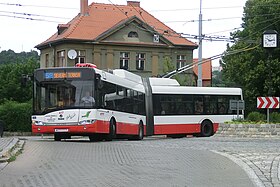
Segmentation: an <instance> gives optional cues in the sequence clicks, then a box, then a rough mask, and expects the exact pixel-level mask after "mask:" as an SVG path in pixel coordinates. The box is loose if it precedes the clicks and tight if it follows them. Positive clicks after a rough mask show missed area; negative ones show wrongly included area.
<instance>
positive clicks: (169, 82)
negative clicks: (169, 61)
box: [149, 77, 180, 86]
mask: <svg viewBox="0 0 280 187" xmlns="http://www.w3.org/2000/svg"><path fill="white" fill-rule="evenodd" d="M149 79H150V84H151V86H180V84H179V83H178V81H177V80H175V79H169V78H155V77H152V78H149Z"/></svg>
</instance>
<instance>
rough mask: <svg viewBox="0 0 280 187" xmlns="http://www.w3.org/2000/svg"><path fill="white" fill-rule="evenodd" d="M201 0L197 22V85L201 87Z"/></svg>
mask: <svg viewBox="0 0 280 187" xmlns="http://www.w3.org/2000/svg"><path fill="white" fill-rule="evenodd" d="M201 6H202V0H200V9H199V23H198V44H199V46H198V77H197V86H198V87H202V65H201V62H202V13H201Z"/></svg>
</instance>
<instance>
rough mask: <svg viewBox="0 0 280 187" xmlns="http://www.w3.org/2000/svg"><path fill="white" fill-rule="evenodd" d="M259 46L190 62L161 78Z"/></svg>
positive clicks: (170, 76)
mask: <svg viewBox="0 0 280 187" xmlns="http://www.w3.org/2000/svg"><path fill="white" fill-rule="evenodd" d="M259 46H260V44H259V45H256V46H254V47H251V48H249V47H250V45H248V46H246V47H245V48H242V49H237V50H234V51H229V52H224V53H221V54H218V55H214V56H212V57H210V58H207V59H205V60H204V59H203V60H202V61H197V62H192V63H190V64H188V65H186V66H184V67H181V68H178V69H176V70H173V71H171V72H168V73H166V74H165V75H163V76H161V77H162V78H172V77H173V76H175V75H177V74H179V73H182V72H184V71H187V70H189V69H192V68H193V67H194V66H198V65H202V64H204V63H206V62H208V61H209V60H215V59H219V58H221V57H223V56H228V55H234V54H238V53H241V52H245V51H250V50H253V49H256V48H257V47H259Z"/></svg>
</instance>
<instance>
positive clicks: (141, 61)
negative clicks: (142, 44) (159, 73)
mask: <svg viewBox="0 0 280 187" xmlns="http://www.w3.org/2000/svg"><path fill="white" fill-rule="evenodd" d="M145 60H146V54H145V53H137V54H136V69H137V70H144V65H145Z"/></svg>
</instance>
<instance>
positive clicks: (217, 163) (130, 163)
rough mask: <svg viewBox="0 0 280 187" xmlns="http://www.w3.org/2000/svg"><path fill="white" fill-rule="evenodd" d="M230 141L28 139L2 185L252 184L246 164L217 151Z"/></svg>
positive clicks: (0, 173)
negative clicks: (236, 161) (241, 164)
mask: <svg viewBox="0 0 280 187" xmlns="http://www.w3.org/2000/svg"><path fill="white" fill-rule="evenodd" d="M230 142H231V141H221V139H219V138H218V139H217V138H215V137H212V138H183V139H167V138H161V137H159V138H145V139H144V140H143V141H127V140H118V141H113V142H89V141H88V140H86V139H84V140H83V139H77V140H71V141H62V142H55V141H53V140H52V139H47V138H44V139H40V138H35V139H34V138H30V139H28V140H26V144H25V146H24V151H23V153H22V154H21V155H20V156H18V157H17V159H16V161H14V162H11V163H10V164H8V165H7V166H6V167H5V168H4V169H3V170H1V171H0V186H1V187H10V186H14V187H17V186H20V187H24V186H28V187H32V186H34V187H40V186H67V187H70V186H75V187H76V186H102V187H103V186H113V187H120V186H125V187H126V186H145V187H146V186H152V187H153V186H160V187H165V186H172V187H173V186H174V187H175V186H176V187H177V186H178V187H180V186H215V187H219V186H223V187H224V186H229V187H230V186H239V187H240V186H244V187H250V186H256V183H254V182H252V180H250V178H249V176H248V174H247V173H246V172H245V171H244V168H242V167H240V166H239V165H238V164H236V163H235V162H233V161H232V160H231V159H229V158H228V157H226V156H224V155H223V154H220V153H217V151H218V152H221V153H224V152H225V151H226V149H227V148H230V146H229V145H231V144H230ZM237 143H239V142H237ZM241 144H242V143H241ZM234 145H235V144H234ZM234 145H231V147H234ZM223 146H224V147H223ZM227 146H229V147H227ZM240 146H241V147H243V146H244V145H240Z"/></svg>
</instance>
